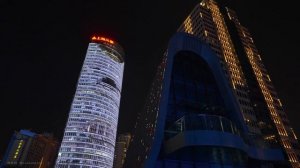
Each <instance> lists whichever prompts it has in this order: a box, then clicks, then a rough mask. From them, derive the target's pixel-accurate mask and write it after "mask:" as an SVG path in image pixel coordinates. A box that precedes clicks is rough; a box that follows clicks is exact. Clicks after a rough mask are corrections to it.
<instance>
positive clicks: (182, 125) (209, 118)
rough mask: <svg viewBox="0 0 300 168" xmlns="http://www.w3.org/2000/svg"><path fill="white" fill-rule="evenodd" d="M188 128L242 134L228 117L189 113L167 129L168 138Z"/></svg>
mask: <svg viewBox="0 0 300 168" xmlns="http://www.w3.org/2000/svg"><path fill="white" fill-rule="evenodd" d="M188 130H214V131H221V132H228V133H231V134H235V135H238V136H240V132H239V130H238V129H237V127H236V126H235V125H234V124H233V123H232V122H231V121H230V120H229V119H227V118H225V117H222V116H216V115H206V114H189V115H185V116H183V117H181V118H180V119H178V120H177V121H175V122H174V124H173V125H172V126H171V127H169V128H168V129H166V130H165V135H166V139H169V138H171V137H173V136H175V135H177V134H178V133H180V132H184V131H188Z"/></svg>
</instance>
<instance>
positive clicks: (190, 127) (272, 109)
mask: <svg viewBox="0 0 300 168" xmlns="http://www.w3.org/2000/svg"><path fill="white" fill-rule="evenodd" d="M231 3H232V1H223V0H222V1H219V3H217V2H216V0H202V1H201V2H199V3H198V4H197V5H196V6H195V7H194V9H193V10H192V11H191V13H190V14H189V15H188V16H187V17H186V19H185V20H184V21H183V23H182V24H181V25H180V27H179V28H178V30H177V32H181V33H178V34H176V35H174V36H173V37H172V38H171V40H170V42H169V44H168V47H167V50H166V52H165V54H164V57H163V59H162V62H161V64H160V66H159V68H158V71H157V74H156V77H155V79H154V81H153V84H152V87H151V90H150V93H149V96H148V99H147V101H146V105H145V108H144V110H143V111H142V112H141V113H140V114H139V115H138V118H137V123H136V125H135V131H134V133H133V136H132V143H131V144H130V147H129V150H128V154H127V158H126V161H125V167H126V168H131V167H135V168H139V167H146V168H152V167H156V168H169V167H170V168H173V167H180V168H185V167H188V168H198V167H201V168H202V167H204V168H208V167H209V168H215V167H218V168H219V167H222V168H231V167H235V168H246V167H247V168H285V167H292V168H299V167H300V164H299V160H300V148H299V144H298V142H297V136H296V135H295V133H294V131H293V128H292V126H291V124H290V122H289V120H288V118H287V115H286V113H285V111H284V109H283V105H282V103H281V101H280V98H279V96H278V94H277V93H276V90H275V89H274V86H273V84H272V81H271V77H270V75H269V74H268V72H267V70H266V68H265V66H264V64H263V61H262V56H261V55H260V53H259V51H258V49H257V48H256V46H255V44H254V40H253V39H252V37H251V34H250V32H249V30H248V29H247V28H246V27H244V26H243V25H242V24H241V22H240V21H239V19H238V17H237V15H236V13H235V12H234V11H233V10H232V9H231V8H230V7H231V6H234V4H233V5H231Z"/></svg>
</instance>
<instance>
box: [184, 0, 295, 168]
mask: <svg viewBox="0 0 300 168" xmlns="http://www.w3.org/2000/svg"><path fill="white" fill-rule="evenodd" d="M220 3H221V2H220ZM225 4H226V2H225V1H222V5H218V4H217V3H216V2H215V1H214V0H203V1H202V2H201V3H200V4H198V5H197V6H196V7H195V8H194V9H193V11H192V12H191V13H190V15H189V16H188V17H187V18H186V20H185V21H184V23H183V24H182V25H181V27H180V28H179V29H178V31H183V32H187V33H189V34H192V35H194V36H196V37H198V38H200V39H202V40H204V41H205V42H206V43H208V44H209V45H210V46H211V48H212V49H213V50H214V51H215V53H216V54H217V55H218V56H219V57H220V62H221V64H224V71H225V73H227V74H228V79H229V83H230V84H231V86H232V87H233V91H234V93H235V96H236V98H237V100H238V102H239V106H240V109H241V112H242V114H243V118H244V120H245V122H246V124H247V127H248V129H249V131H250V132H249V135H250V136H252V137H253V139H255V140H253V143H256V145H261V146H262V147H264V146H265V145H269V146H274V145H275V146H276V145H280V146H281V147H282V149H283V150H284V151H285V153H286V154H287V157H288V160H289V161H290V162H291V165H292V166H293V167H300V164H299V158H300V151H299V145H298V143H297V137H296V136H295V134H294V132H293V129H292V127H291V125H290V123H289V120H288V119H287V116H286V113H285V112H284V110H283V108H282V103H281V101H280V99H279V98H278V95H277V93H276V91H275V89H274V86H273V84H272V82H271V78H270V76H269V74H268V72H267V70H266V68H265V67H264V65H263V62H262V58H261V56H260V54H259V52H258V50H257V48H256V46H255V44H254V40H253V39H252V37H251V35H250V33H249V31H248V29H247V28H246V27H244V26H242V24H241V23H240V22H239V20H238V17H237V15H236V13H235V11H234V10H232V9H230V8H229V7H225V6H224V5H225ZM227 4H229V5H230V3H227ZM240 79H241V80H240ZM259 139H261V140H262V141H263V142H262V141H261V140H259Z"/></svg>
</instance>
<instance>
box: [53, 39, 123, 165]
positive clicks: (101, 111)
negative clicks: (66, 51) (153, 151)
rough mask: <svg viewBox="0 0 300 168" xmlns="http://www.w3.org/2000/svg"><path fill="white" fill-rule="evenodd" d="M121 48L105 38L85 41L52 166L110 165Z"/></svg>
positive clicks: (116, 122) (121, 61)
mask: <svg viewBox="0 0 300 168" xmlns="http://www.w3.org/2000/svg"><path fill="white" fill-rule="evenodd" d="M123 69H124V61H123V51H122V49H121V47H120V46H118V45H117V44H116V43H114V42H113V41H111V40H108V39H106V38H95V37H93V41H92V42H91V43H90V44H89V46H88V50H87V54H86V58H85V61H84V63H83V67H82V70H81V73H80V77H79V80H78V84H77V89H76V93H75V96H74V99H73V102H72V105H71V110H70V113H69V118H68V121H67V124H66V128H65V132H64V136H63V140H62V143H61V147H60V150H59V154H58V158H57V161H56V166H55V167H56V168H89V167H107V168H111V167H112V166H113V158H114V148H115V140H116V132H117V124H118V115H119V105H120V97H121V88H122V78H123Z"/></svg>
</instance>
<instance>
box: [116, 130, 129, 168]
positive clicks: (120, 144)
mask: <svg viewBox="0 0 300 168" xmlns="http://www.w3.org/2000/svg"><path fill="white" fill-rule="evenodd" d="M130 140H131V134H130V133H124V134H120V135H118V137H117V141H116V147H115V158H114V166H113V167H114V168H123V164H124V162H125V158H126V154H127V149H128V146H129V143H130Z"/></svg>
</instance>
